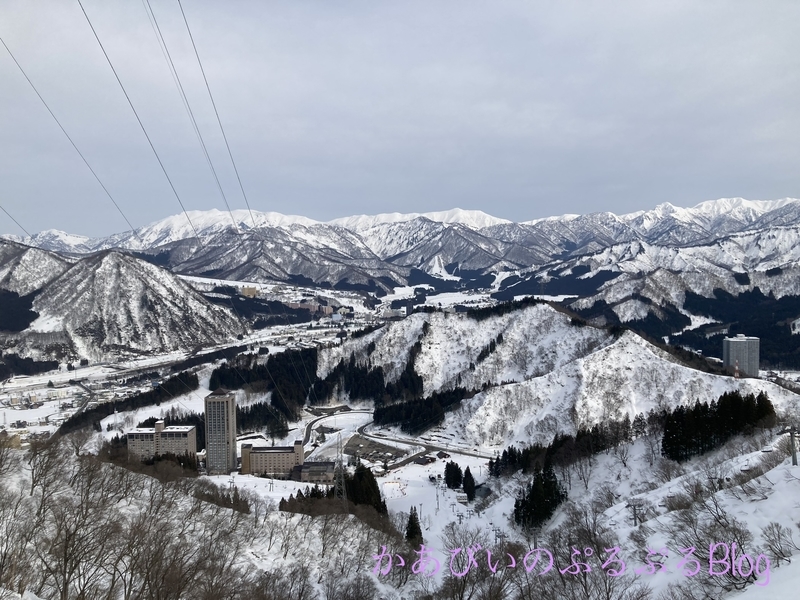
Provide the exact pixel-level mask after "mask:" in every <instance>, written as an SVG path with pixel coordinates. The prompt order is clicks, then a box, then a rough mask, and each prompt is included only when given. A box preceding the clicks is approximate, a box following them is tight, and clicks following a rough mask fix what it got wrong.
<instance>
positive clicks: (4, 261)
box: [0, 239, 71, 296]
mask: <svg viewBox="0 0 800 600" xmlns="http://www.w3.org/2000/svg"><path fill="white" fill-rule="evenodd" d="M70 264H71V261H69V260H67V259H65V258H64V257H61V256H59V255H58V254H54V253H52V252H47V251H44V250H40V249H39V248H32V247H30V246H25V245H23V244H19V243H17V242H12V241H10V240H3V239H0V289H5V290H10V291H12V292H17V293H18V294H20V295H21V296H24V295H26V294H29V293H30V292H33V291H35V290H38V289H39V288H41V287H42V286H43V285H45V284H46V283H49V282H50V281H52V280H53V279H55V278H56V277H58V276H59V275H61V274H62V273H63V272H64V271H66V270H67V269H68V268H69V266H70Z"/></svg>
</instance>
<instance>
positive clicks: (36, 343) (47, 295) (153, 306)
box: [13, 251, 242, 360]
mask: <svg viewBox="0 0 800 600" xmlns="http://www.w3.org/2000/svg"><path fill="white" fill-rule="evenodd" d="M33 310H34V311H36V312H37V313H39V318H38V319H36V320H35V321H34V322H33V323H31V325H30V327H29V329H27V330H25V331H23V332H22V333H21V334H20V335H19V336H17V337H16V339H15V340H14V342H13V343H14V344H15V345H16V347H17V350H18V351H19V353H20V354H23V355H31V354H36V353H38V352H43V353H46V352H49V351H52V348H51V346H52V344H53V339H48V338H47V336H42V335H41V334H53V335H57V336H58V339H57V340H56V342H57V343H58V344H59V345H60V346H61V348H62V349H61V350H60V352H62V353H63V355H64V357H68V358H74V357H75V356H81V357H89V358H92V359H95V360H100V359H105V358H108V357H110V356H118V355H136V354H144V353H147V354H149V353H155V354H162V353H167V352H172V351H176V350H190V349H193V348H196V347H197V346H203V345H211V344H215V343H219V342H221V341H225V340H230V339H232V338H233V337H234V336H235V335H236V334H237V333H241V331H242V327H241V325H240V324H239V323H238V321H237V320H236V319H235V318H234V317H233V316H232V315H231V314H229V313H228V312H227V311H226V310H225V309H223V308H221V307H218V306H214V305H212V304H210V303H209V302H208V301H207V300H205V299H204V298H203V297H202V296H200V294H199V293H198V292H196V291H195V290H194V289H193V288H192V287H191V286H189V285H188V284H187V283H186V282H184V281H183V280H181V279H179V278H178V277H177V276H176V275H173V274H172V273H170V272H169V271H166V270H165V269H162V268H160V267H158V266H155V265H153V264H150V263H148V262H145V261H143V260H140V259H138V258H135V257H133V256H129V255H127V254H123V253H120V252H116V251H103V252H99V253H96V254H92V255H90V256H88V257H86V258H84V259H82V260H80V261H77V262H76V263H75V264H73V265H71V266H70V267H69V268H67V269H66V270H65V271H64V272H63V273H62V274H61V275H59V276H58V277H56V278H55V279H53V280H52V281H50V282H49V283H47V284H46V285H45V286H44V287H43V288H42V289H41V290H40V292H39V293H38V294H37V296H36V298H35V300H34V304H33ZM43 345H44V347H43Z"/></svg>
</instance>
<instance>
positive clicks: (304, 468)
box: [292, 462, 336, 483]
mask: <svg viewBox="0 0 800 600" xmlns="http://www.w3.org/2000/svg"><path fill="white" fill-rule="evenodd" d="M335 466H336V463H332V462H307V463H303V464H302V465H296V466H295V467H294V468H293V469H292V479H294V480H295V481H303V482H309V483H333V473H334V467H335Z"/></svg>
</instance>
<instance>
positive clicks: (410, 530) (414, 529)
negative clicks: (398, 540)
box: [406, 506, 424, 548]
mask: <svg viewBox="0 0 800 600" xmlns="http://www.w3.org/2000/svg"><path fill="white" fill-rule="evenodd" d="M406 541H408V543H409V544H411V547H412V548H417V547H419V546H420V545H421V544H422V543H423V541H424V540H423V539H422V528H421V527H420V526H419V517H417V509H416V508H415V507H414V506H412V507H411V512H410V513H409V514H408V525H406Z"/></svg>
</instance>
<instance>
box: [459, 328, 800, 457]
mask: <svg viewBox="0 0 800 600" xmlns="http://www.w3.org/2000/svg"><path fill="white" fill-rule="evenodd" d="M736 389H739V390H741V391H742V392H743V393H748V394H749V393H758V392H760V391H762V390H763V391H765V392H766V393H767V394H768V395H769V397H770V399H771V400H772V402H773V403H774V404H775V405H776V407H778V408H780V407H788V406H790V405H791V406H794V405H795V404H796V403H797V402H798V400H800V398H799V397H798V396H797V395H796V394H793V393H792V392H789V391H788V390H785V389H784V388H781V387H779V386H776V385H775V384H773V383H771V382H768V381H762V380H759V379H742V380H739V381H737V380H735V379H734V378H732V377H725V376H720V375H711V374H708V373H703V372H701V371H696V370H694V369H690V368H687V367H684V366H683V365H681V364H679V363H677V362H675V360H674V359H673V358H672V357H671V356H670V355H668V354H666V353H664V352H663V351H661V350H659V349H658V348H656V347H655V346H652V345H651V344H649V343H648V342H646V341H645V340H643V339H642V338H640V337H639V336H637V335H636V334H633V333H630V332H626V333H624V334H623V335H622V336H621V337H620V338H619V339H618V340H617V341H615V342H614V343H613V344H610V345H608V346H605V347H603V348H600V349H598V350H596V351H594V352H592V353H591V354H588V355H586V356H584V357H581V358H579V359H577V360H575V361H573V362H570V363H568V364H564V365H563V366H559V367H557V368H555V369H553V370H552V371H551V372H549V373H547V374H546V375H543V376H541V377H536V378H533V379H530V380H528V381H525V382H522V383H518V384H511V385H506V386H500V387H496V388H492V389H490V390H487V391H485V392H483V393H481V394H478V395H476V396H475V397H474V398H472V399H471V400H469V401H467V402H465V403H464V404H465V406H464V408H462V409H461V410H460V411H458V412H456V413H453V414H452V415H449V416H448V417H447V423H448V427H452V428H453V429H454V430H455V431H456V432H458V433H459V434H461V435H463V436H464V437H466V438H467V439H468V440H470V441H471V443H474V444H476V445H477V444H484V446H491V445H499V446H507V445H509V444H511V443H519V442H520V441H524V442H526V443H528V442H529V441H530V440H534V441H539V442H544V443H549V442H550V440H551V439H552V437H553V435H554V434H555V433H556V432H566V433H574V432H575V430H576V428H577V427H581V426H584V427H586V426H589V427H591V426H592V425H594V424H595V423H598V422H600V421H603V420H606V419H620V418H622V417H624V415H626V414H627V415H628V416H629V417H630V418H631V419H633V418H634V417H635V416H636V415H637V414H639V413H641V412H643V413H647V412H648V411H649V410H650V409H661V408H668V409H673V408H675V407H676V406H678V405H686V404H694V402H695V401H700V402H706V401H707V402H710V401H712V400H716V399H717V398H718V397H719V396H720V395H722V394H723V393H724V392H728V391H733V390H736Z"/></svg>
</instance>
